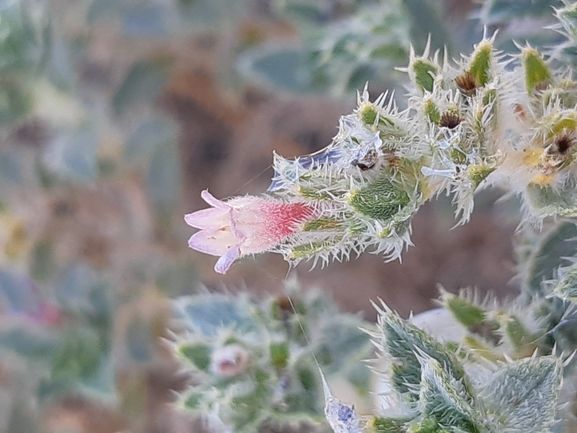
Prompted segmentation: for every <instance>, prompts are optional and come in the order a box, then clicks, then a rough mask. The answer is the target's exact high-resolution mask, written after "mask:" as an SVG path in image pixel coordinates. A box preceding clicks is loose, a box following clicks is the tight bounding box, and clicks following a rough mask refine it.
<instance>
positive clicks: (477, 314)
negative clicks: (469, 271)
mask: <svg viewBox="0 0 577 433" xmlns="http://www.w3.org/2000/svg"><path fill="white" fill-rule="evenodd" d="M441 300H442V303H443V305H444V307H445V308H446V309H447V310H449V311H450V312H451V313H452V314H453V317H454V318H455V319H456V320H457V321H458V322H459V323H461V324H462V325H463V326H465V327H467V328H469V327H471V326H475V325H480V324H483V323H484V322H485V315H486V311H485V310H484V309H483V308H481V307H479V306H478V305H476V304H474V303H473V302H471V301H469V300H468V299H465V298H462V297H460V296H456V295H454V294H452V293H449V292H445V291H443V293H442V297H441Z"/></svg>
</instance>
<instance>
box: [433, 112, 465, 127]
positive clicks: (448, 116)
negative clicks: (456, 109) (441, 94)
mask: <svg viewBox="0 0 577 433" xmlns="http://www.w3.org/2000/svg"><path fill="white" fill-rule="evenodd" d="M462 121H463V118H462V117H461V116H459V115H458V114H457V113H453V112H451V111H446V112H445V113H443V115H442V116H441V119H440V120H439V126H443V127H445V128H449V129H454V128H456V127H457V126H458V125H459V124H460V123H461V122H462Z"/></svg>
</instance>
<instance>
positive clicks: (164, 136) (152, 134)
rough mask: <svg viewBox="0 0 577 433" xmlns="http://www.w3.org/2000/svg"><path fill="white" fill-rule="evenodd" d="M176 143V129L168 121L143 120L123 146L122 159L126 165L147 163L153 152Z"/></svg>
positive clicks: (156, 118)
mask: <svg viewBox="0 0 577 433" xmlns="http://www.w3.org/2000/svg"><path fill="white" fill-rule="evenodd" d="M175 142H176V129H175V126H174V124H173V123H172V122H171V121H169V120H168V119H163V118H159V117H151V118H147V119H144V120H143V121H142V122H141V123H140V124H139V125H138V127H137V128H136V130H135V131H134V132H133V133H132V134H130V136H129V137H128V139H127V140H126V143H125V145H124V155H123V158H124V160H125V161H126V162H127V163H130V164H134V163H141V164H143V163H148V162H149V161H150V160H151V159H152V158H153V156H154V154H155V151H157V150H158V149H162V148H164V147H165V146H172V145H173V143H175Z"/></svg>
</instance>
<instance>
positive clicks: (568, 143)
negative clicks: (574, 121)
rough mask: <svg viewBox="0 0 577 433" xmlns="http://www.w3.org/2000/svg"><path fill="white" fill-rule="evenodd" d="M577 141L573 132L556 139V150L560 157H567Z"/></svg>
mask: <svg viewBox="0 0 577 433" xmlns="http://www.w3.org/2000/svg"><path fill="white" fill-rule="evenodd" d="M576 141H577V139H576V137H575V134H574V133H573V132H570V133H565V134H562V135H560V136H559V137H557V138H556V139H555V148H556V149H557V152H559V154H560V155H565V154H566V153H567V152H568V151H569V149H570V148H572V147H573V146H574V145H575V143H576Z"/></svg>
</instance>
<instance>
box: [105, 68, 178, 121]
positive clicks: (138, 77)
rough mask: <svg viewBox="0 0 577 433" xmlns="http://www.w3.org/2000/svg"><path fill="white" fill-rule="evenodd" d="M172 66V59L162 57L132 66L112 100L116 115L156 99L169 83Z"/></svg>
mask: <svg viewBox="0 0 577 433" xmlns="http://www.w3.org/2000/svg"><path fill="white" fill-rule="evenodd" d="M171 65H172V60H171V59H168V58H162V57H160V58H156V59H150V60H140V61H138V62H136V63H135V64H134V65H132V67H131V68H130V70H129V71H128V73H127V74H126V76H125V77H124V80H123V81H122V83H121V84H120V86H119V87H118V88H117V89H116V92H115V94H114V96H113V98H112V107H113V108H114V112H115V113H116V115H122V114H124V113H125V112H126V111H127V110H129V109H131V108H134V107H135V106H138V105H140V104H145V103H149V102H152V101H153V100H154V99H156V98H157V97H158V96H159V95H160V93H161V92H162V91H163V89H164V87H165V85H166V84H167V83H168V80H169V78H170V66H171Z"/></svg>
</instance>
